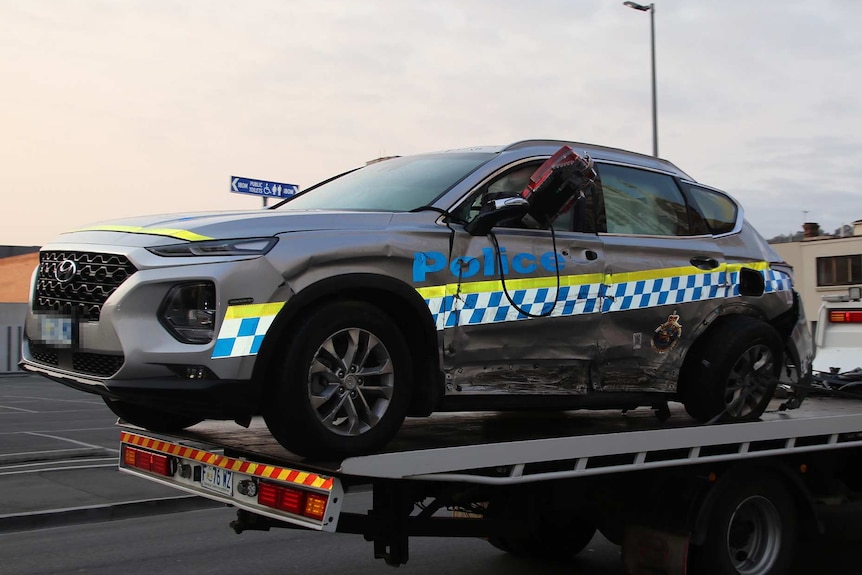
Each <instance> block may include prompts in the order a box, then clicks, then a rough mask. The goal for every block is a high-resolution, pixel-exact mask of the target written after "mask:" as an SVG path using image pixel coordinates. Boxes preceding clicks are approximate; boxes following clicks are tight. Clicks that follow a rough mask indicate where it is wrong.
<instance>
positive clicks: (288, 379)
mask: <svg viewBox="0 0 862 575" xmlns="http://www.w3.org/2000/svg"><path fill="white" fill-rule="evenodd" d="M410 374H411V366H410V355H409V353H408V350H407V346H406V344H405V338H404V336H403V334H402V333H401V331H400V330H399V329H398V327H397V326H396V325H395V323H394V322H393V321H392V320H391V319H390V318H389V316H388V315H386V314H385V313H383V312H382V311H381V310H380V309H378V308H376V307H374V306H372V305H370V304H366V303H362V302H338V303H333V304H330V305H326V306H323V307H321V308H318V309H317V310H315V311H313V312H311V314H309V315H308V316H307V317H305V318H304V319H303V320H302V321H301V322H300V324H299V325H298V326H296V328H295V331H294V332H293V333H292V335H291V337H289V338H287V340H286V349H285V359H284V363H283V364H282V368H281V371H280V375H279V376H278V380H277V381H275V382H273V383H274V385H272V387H270V389H269V390H268V392H267V402H266V405H265V406H264V419H265V421H266V424H267V427H268V428H269V430H270V433H272V435H273V436H274V437H275V438H276V439H277V440H278V442H279V443H281V444H282V445H283V446H284V447H285V448H287V449H288V450H289V451H292V452H293V453H295V454H297V455H301V456H304V457H314V458H317V459H320V458H342V457H350V456H353V455H361V454H365V453H371V452H374V451H378V450H379V449H381V448H382V447H383V446H384V445H386V443H388V442H389V440H390V439H392V437H393V436H394V435H395V433H396V432H397V431H398V429H399V428H400V427H401V423H402V422H403V421H404V417H405V416H406V415H407V409H408V406H409V404H410Z"/></svg>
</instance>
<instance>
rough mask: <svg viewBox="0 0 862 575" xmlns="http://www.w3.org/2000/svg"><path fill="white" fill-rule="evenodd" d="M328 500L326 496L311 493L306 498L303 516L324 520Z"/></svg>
mask: <svg viewBox="0 0 862 575" xmlns="http://www.w3.org/2000/svg"><path fill="white" fill-rule="evenodd" d="M327 500H328V498H327V497H326V496H325V495H317V494H315V493H309V494H308V495H306V497H305V510H304V511H303V512H302V514H303V515H305V516H306V517H311V518H312V519H323V516H324V515H325V514H326V502H327Z"/></svg>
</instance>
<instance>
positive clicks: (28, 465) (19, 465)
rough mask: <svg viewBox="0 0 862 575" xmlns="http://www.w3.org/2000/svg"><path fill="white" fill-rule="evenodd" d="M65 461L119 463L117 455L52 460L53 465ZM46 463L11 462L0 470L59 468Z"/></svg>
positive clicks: (0, 467)
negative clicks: (48, 465)
mask: <svg viewBox="0 0 862 575" xmlns="http://www.w3.org/2000/svg"><path fill="white" fill-rule="evenodd" d="M64 463H76V464H81V463H112V464H114V465H116V464H117V458H116V457H91V458H87V459H58V460H56V461H52V462H51V464H52V465H53V466H60V465H62V464H64ZM45 464H46V462H45V461H35V462H33V463H15V464H11V465H0V471H2V472H4V473H5V472H9V470H11V469H17V470H26V469H33V468H39V469H38V471H44V470H46V469H56V468H57V467H51V468H46V467H45ZM59 469H68V468H66V467H59Z"/></svg>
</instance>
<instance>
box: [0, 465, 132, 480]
mask: <svg viewBox="0 0 862 575" xmlns="http://www.w3.org/2000/svg"><path fill="white" fill-rule="evenodd" d="M97 467H117V464H116V463H105V464H99V465H74V466H69V467H47V468H45V469H26V470H21V471H8V472H5V471H0V477H3V476H5V475H24V474H27V473H42V472H44V471H68V470H70V469H95V468H97Z"/></svg>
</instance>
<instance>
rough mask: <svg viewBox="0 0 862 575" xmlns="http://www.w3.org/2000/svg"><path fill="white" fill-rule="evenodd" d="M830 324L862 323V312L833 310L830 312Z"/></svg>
mask: <svg viewBox="0 0 862 575" xmlns="http://www.w3.org/2000/svg"><path fill="white" fill-rule="evenodd" d="M829 322H830V323H862V311H850V310H840V309H833V310H830V311H829Z"/></svg>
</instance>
